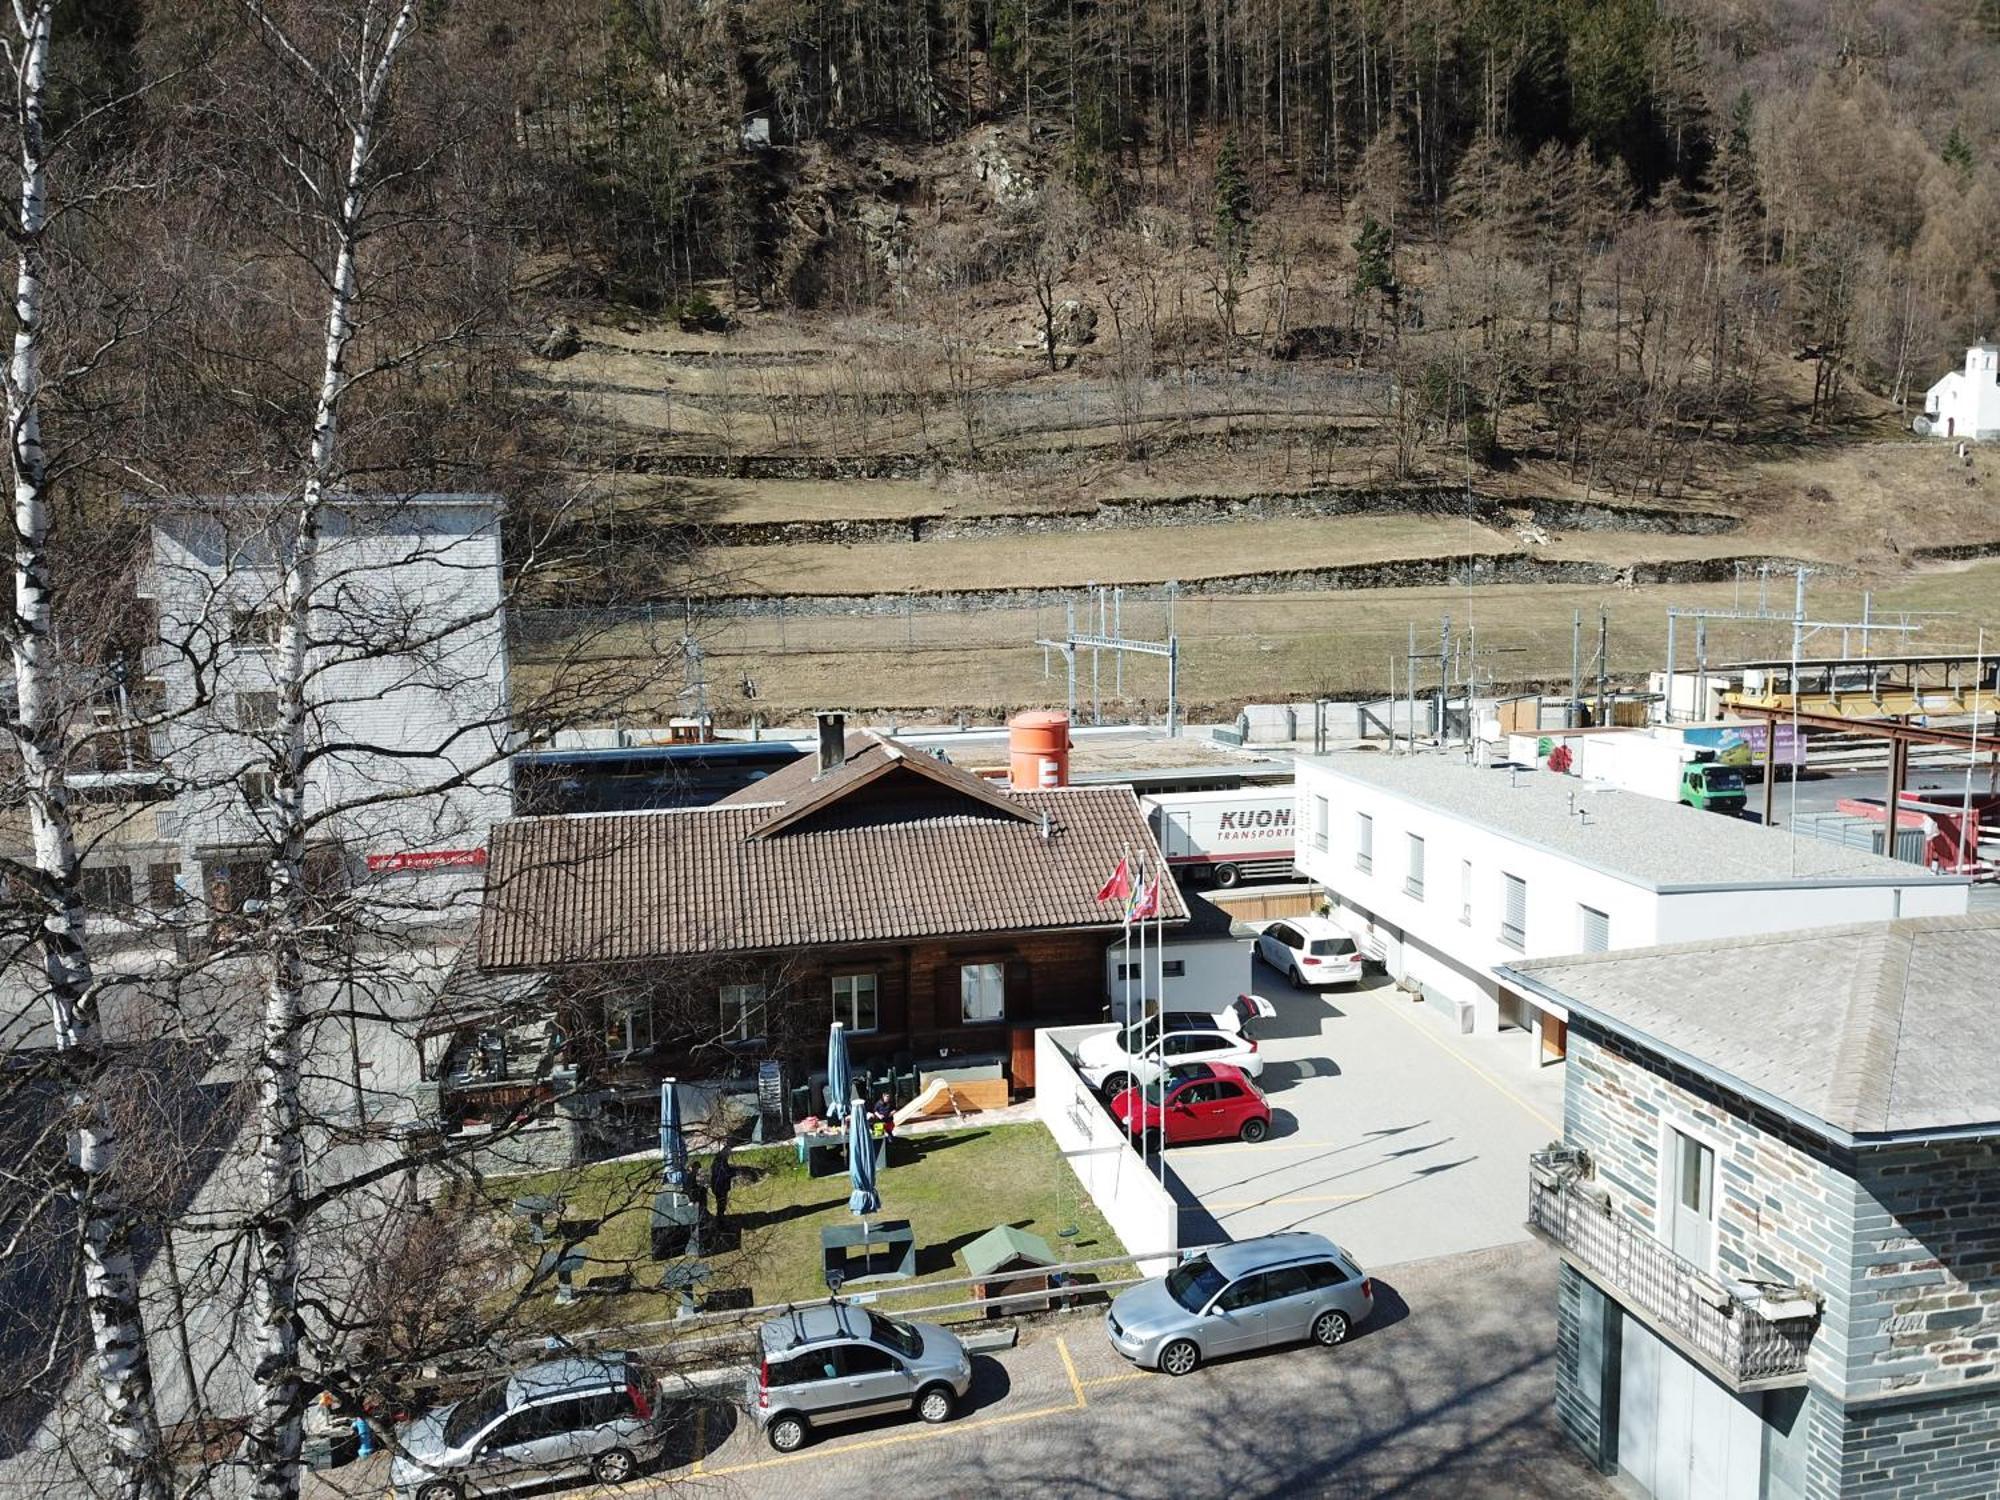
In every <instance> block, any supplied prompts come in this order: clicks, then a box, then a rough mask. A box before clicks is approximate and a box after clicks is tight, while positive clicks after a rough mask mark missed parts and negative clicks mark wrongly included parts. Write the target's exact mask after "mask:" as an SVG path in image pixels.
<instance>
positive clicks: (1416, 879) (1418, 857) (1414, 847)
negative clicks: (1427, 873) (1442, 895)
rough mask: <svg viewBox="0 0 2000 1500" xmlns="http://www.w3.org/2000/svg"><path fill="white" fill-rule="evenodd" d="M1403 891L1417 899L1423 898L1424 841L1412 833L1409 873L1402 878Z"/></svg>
mask: <svg viewBox="0 0 2000 1500" xmlns="http://www.w3.org/2000/svg"><path fill="white" fill-rule="evenodd" d="M1403 891H1404V893H1405V894H1406V895H1410V896H1414V897H1416V898H1417V900H1419V901H1421V900H1423V899H1424V841H1423V840H1422V839H1421V838H1419V837H1417V835H1416V834H1414V833H1413V834H1411V835H1410V873H1409V875H1408V876H1406V877H1405V878H1404V881H1403Z"/></svg>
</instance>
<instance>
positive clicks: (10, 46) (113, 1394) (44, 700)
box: [6, 0, 166, 1496]
mask: <svg viewBox="0 0 2000 1500" xmlns="http://www.w3.org/2000/svg"><path fill="white" fill-rule="evenodd" d="M13 22H14V35H12V36H10V37H8V39H7V42H6V55H7V60H8V63H9V65H10V68H11V71H12V72H13V75H14V124H15V141H16V146H17V163H18V166H19V169H20V195H19V201H18V208H17V212H16V217H15V220H14V222H13V224H12V225H11V226H9V229H10V231H11V232H10V238H11V239H12V240H13V241H14V246H15V253H16V262H15V277H14V348H13V356H12V358H11V360H10V361H9V363H8V366H7V376H6V387H7V389H6V396H7V429H8V459H9V467H10V469H11V472H12V477H13V482H14V608H13V618H12V620H11V621H9V627H10V628H9V634H10V636H11V641H10V646H11V650H12V656H13V664H14V681H15V687H16V693H17V697H18V707H17V709H16V712H15V716H14V719H13V722H12V723H10V724H9V725H8V726H7V729H8V734H9V736H10V737H11V739H12V741H13V744H14V747H15V749H16V751H17V753H18V754H19V756H20V759H21V766H22V773H23V781H24V788H23V789H24V791H25V794H26V799H27V809H28V819H29V825H30V830H31V834H32V838H33V846H34V875H35V878H34V880H33V882H32V885H33V896H34V901H35V904H36V906H37V908H38V912H39V918H38V921H37V924H36V927H37V930H36V933H35V948H36V950H37V958H38V962H39V968H40V972H41V978H42V982H43V983H44V984H45V985H46V989H47V996H48V1006H49V1012H50V1021H51V1029H52V1031H53V1034H54V1038H55V1046H56V1052H57V1059H58V1065H59V1071H60V1073H61V1075H62V1080H63V1084H64V1090H65V1096H66V1098H65V1104H66V1109H67V1112H68V1115H69V1126H70V1140H69V1171H68V1178H69V1181H68V1189H69V1195H70V1198H71V1200H72V1202H73V1203H74V1206H75V1211H76V1215H77V1222H78V1228H79V1234H80V1251H81V1258H82V1264H83V1297H84V1303H85V1308H86V1313H87V1317H88V1321H89V1327H90V1344H91V1352H90V1364H91V1375H92V1377H93V1380H94V1382H95V1384H96V1386H97V1388H98V1392H99V1394H100V1395H101V1397H102V1400H103V1414H104V1428H105V1439H106V1459H107V1462H108V1464H109V1466H110V1469H111V1471H112V1480H113V1487H114V1489H115V1491H116V1492H117V1493H118V1494H120V1495H126V1496H156V1495H164V1494H165V1493H166V1477H165V1466H164V1461H163V1458H162V1453H161V1446H160V1432H159V1424H158V1420H157V1418H156V1416H155V1414H154V1409H153V1389H152V1366H151V1361H150V1358H149V1356H148V1352H147V1344H146V1335H145V1329H144V1327H143V1324H142V1320H141V1314H140V1305H139V1282H138V1275H137V1272H136V1270H135V1267H134V1262H133V1245H132V1240H133V1229H134V1224H133V1218H132V1215H131V1213H130V1212H129V1210H128V1208H127V1206H126V1203H125V1201H124V1198H123V1195H122V1192H121V1189H120V1187H119V1183H118V1179H117V1175H116V1167H117V1162H118V1148H119V1141H118V1136H117V1132H116V1130H115V1129H114V1128H113V1125H112V1123H111V1118H110V1115H109V1112H108V1111H107V1110H106V1109H105V1107H104V1101H103V1099H102V1098H101V1097H100V1096H99V1092H98V1083H99V1080H100V1079H101V1077H102V1075H103V1073H104V1068H105V1050H104V1041H103V1037H102V1034H101V1028H100V1024H99V1016H98V998H99V987H98V984H97V980H96V977H95V975H94V974H93V972H92V966H91V957H90V949H89V944H88V937H87V933H86V930H85V924H84V911H83V901H82V897H81V889H80V888H81V881H82V861H81V859H80V858H79V856H78V852H77V840H76V831H75V827H74V823H73V819H72V815H71V809H70V798H69V785H68V777H67V764H66V760H67V757H66V748H67V747H66V744H65V737H66V722H65V713H64V704H65V697H66V694H65V690H64V682H65V679H66V675H67V674H66V673H65V669H64V664H63V662H62V659H61V656H60V652H59V649H58V643H57V630H56V625H57V622H56V619H55V611H54V607H53V602H52V601H53V598H54V594H53V579H52V567H51V551H52V547H51V541H52V520H51V517H52V507H51V503H50V494H49V466H48V460H47V454H46V452H45V450H44V445H43V436H42V406H43V400H44V376H43V357H44V344H45V338H46V326H45V315H46V310H47V300H48V299H47V286H46V278H47V274H48V262H47V254H46V238H47V235H48V232H49V224H50V211H49V183H48V165H49V145H48V141H47V139H46V132H45V111H46V96H47V90H48V86H49V51H50V46H51V42H52V36H51V32H52V29H53V24H54V5H53V3H52V0H38V3H32V4H30V3H23V0H16V3H15V4H14V7H13Z"/></svg>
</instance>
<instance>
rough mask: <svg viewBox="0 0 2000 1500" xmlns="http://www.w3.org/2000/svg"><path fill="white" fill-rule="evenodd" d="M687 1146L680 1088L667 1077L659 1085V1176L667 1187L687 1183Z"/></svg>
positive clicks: (682, 1185)
mask: <svg viewBox="0 0 2000 1500" xmlns="http://www.w3.org/2000/svg"><path fill="white" fill-rule="evenodd" d="M687 1170H688V1148H687V1140H686V1138H685V1137H684V1136H683V1135H682V1134H681V1096H680V1090H679V1089H677V1088H676V1087H675V1086H674V1080H673V1079H671V1078H669V1079H667V1080H666V1081H665V1082H664V1083H662V1084H661V1085H660V1176H661V1178H662V1179H663V1180H664V1181H665V1182H666V1184H667V1186H668V1187H675V1188H678V1187H685V1186H686V1185H687Z"/></svg>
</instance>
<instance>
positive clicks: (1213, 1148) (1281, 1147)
mask: <svg viewBox="0 0 2000 1500" xmlns="http://www.w3.org/2000/svg"><path fill="white" fill-rule="evenodd" d="M1340 1144H1341V1142H1339V1141H1293V1140H1284V1141H1259V1142H1258V1143H1257V1144H1256V1145H1254V1146H1252V1145H1247V1144H1245V1143H1243V1142H1241V1141H1238V1142H1235V1143H1233V1144H1231V1145H1227V1146H1218V1145H1210V1144H1206V1143H1204V1144H1203V1145H1200V1146H1169V1147H1168V1148H1167V1154H1168V1155H1169V1156H1172V1155H1175V1154H1177V1153H1179V1152H1182V1151H1193V1152H1196V1153H1198V1154H1199V1155H1202V1156H1227V1155H1228V1154H1229V1153H1230V1152H1232V1151H1317V1150H1318V1149H1319V1148H1320V1147H1322V1146H1338V1145H1340Z"/></svg>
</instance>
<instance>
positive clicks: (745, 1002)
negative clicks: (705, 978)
mask: <svg viewBox="0 0 2000 1500" xmlns="http://www.w3.org/2000/svg"><path fill="white" fill-rule="evenodd" d="M752 997H754V999H753V998H752ZM769 1000H770V991H769V989H768V988H767V987H766V986H764V985H761V984H725V985H723V986H721V988H720V990H719V991H718V993H717V995H716V1004H717V1006H718V1008H719V1014H720V1023H721V1026H722V1040H723V1041H725V1042H754V1041H756V1040H757V1039H758V1038H759V1037H761V1036H763V1035H764V1030H765V1024H764V1007H765V1005H766V1004H767V1003H768V1002H769ZM732 1012H733V1014H734V1019H733V1020H732V1019H731V1015H732ZM752 1021H755V1022H756V1025H755V1026H754V1027H753V1026H752V1025H751V1022H752Z"/></svg>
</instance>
